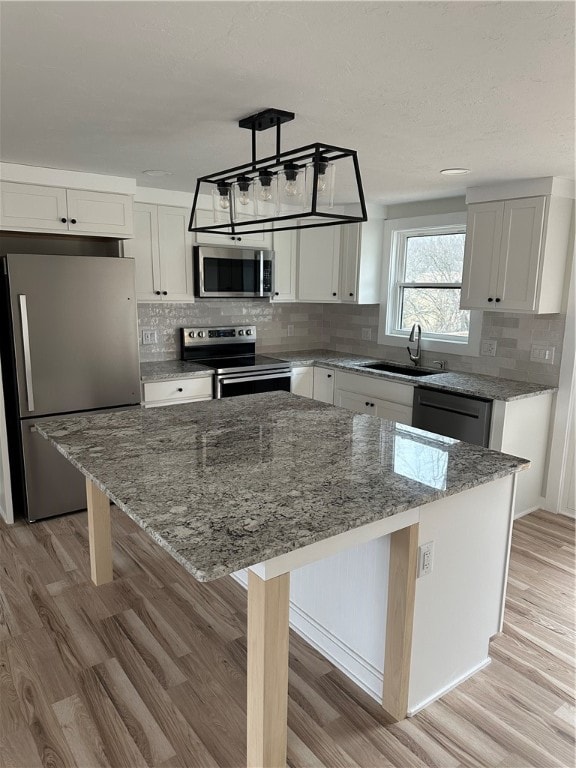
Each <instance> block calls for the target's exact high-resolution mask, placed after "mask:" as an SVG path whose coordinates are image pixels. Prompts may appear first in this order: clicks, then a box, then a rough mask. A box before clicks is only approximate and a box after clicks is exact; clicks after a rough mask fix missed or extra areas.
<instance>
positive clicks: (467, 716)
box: [0, 508, 576, 768]
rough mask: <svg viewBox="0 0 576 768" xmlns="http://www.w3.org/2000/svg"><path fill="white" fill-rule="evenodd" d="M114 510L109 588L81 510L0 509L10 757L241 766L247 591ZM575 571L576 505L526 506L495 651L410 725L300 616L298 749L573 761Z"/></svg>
mask: <svg viewBox="0 0 576 768" xmlns="http://www.w3.org/2000/svg"><path fill="white" fill-rule="evenodd" d="M112 526H113V540H114V578H115V581H114V582H112V583H111V584H106V585H104V586H101V587H98V588H96V587H94V586H93V585H92V584H91V582H90V578H89V576H90V567H89V558H88V534H87V518H86V515H85V514H79V515H71V516H68V517H64V518H59V519H55V520H51V521H46V522H43V523H35V524H34V525H26V524H18V525H16V526H12V527H10V526H6V525H2V526H0V563H1V565H0V575H1V583H0V764H1V765H2V766H5V767H6V768H35V767H36V766H46V767H48V766H49V767H50V768H73V767H77V768H96V767H98V768H106V767H108V766H110V767H111V768H139V767H140V766H141V767H142V768H146V766H150V767H152V766H154V767H157V768H211V767H212V766H222V767H224V766H231V767H236V766H242V765H245V750H246V737H245V728H246V597H245V593H244V590H243V589H242V588H241V587H240V586H238V585H237V584H236V583H235V582H234V581H233V580H232V579H230V578H226V579H222V580H220V581H218V582H214V583H212V584H208V585H202V584H198V583H197V582H195V581H194V579H193V578H192V577H191V576H189V575H188V574H187V573H186V572H185V571H184V570H183V569H182V568H181V567H180V566H179V565H178V564H177V563H176V562H175V561H174V560H172V559H171V558H170V557H169V556H168V555H167V554H166V553H165V552H163V550H161V549H160V548H159V547H158V546H157V545H156V544H155V543H154V542H153V541H152V540H151V539H150V538H149V537H148V536H146V534H144V533H143V532H142V531H140V530H139V529H138V528H137V527H136V526H135V525H134V524H133V523H132V522H131V521H130V520H129V518H127V517H126V516H125V515H123V514H122V513H120V512H118V511H117V510H116V509H114V508H113V510H112ZM574 574H575V570H574V521H572V520H569V519H568V518H565V517H560V516H556V515H551V514H548V513H545V512H535V513H533V514H531V515H528V516H527V517H525V518H523V519H521V520H519V521H517V522H516V523H515V525H514V535H513V542H512V559H511V566H510V579H509V589H508V599H507V603H506V614H505V625H504V632H503V634H502V635H500V636H498V637H496V638H495V639H494V640H493V642H492V646H491V655H492V659H493V661H492V664H491V665H490V666H488V667H487V668H486V669H485V670H483V671H482V672H480V673H479V674H477V675H476V676H475V677H474V678H472V679H471V680H469V681H467V682H466V683H464V684H463V685H462V686H460V687H459V688H458V689H457V690H456V691H453V692H452V693H450V694H448V695H446V696H444V697H443V698H442V699H441V700H440V701H438V702H436V703H434V704H432V705H431V706H430V707H428V708H427V709H426V710H424V711H423V712H421V713H420V714H418V715H417V716H416V717H413V718H411V719H408V720H404V721H403V722H401V723H398V724H393V725H391V724H389V723H387V722H386V719H385V717H384V715H383V713H382V710H381V709H380V708H379V706H378V704H377V703H376V702H375V701H373V700H372V699H371V698H369V697H368V696H367V695H365V694H364V693H363V692H362V691H360V690H359V689H358V688H357V687H356V686H355V685H354V684H353V683H351V682H349V681H348V680H347V679H346V678H345V677H344V676H343V675H342V674H341V673H340V672H338V671H337V670H336V669H334V668H333V667H332V666H331V664H330V663H329V662H328V661H326V660H325V659H324V658H323V657H321V656H320V655H319V654H318V653H316V652H315V651H314V650H313V649H312V648H310V647H309V646H308V645H307V644H306V643H305V642H304V641H303V640H301V639H300V638H298V636H297V635H295V634H293V633H291V636H290V678H289V686H290V700H289V707H288V726H289V730H288V764H289V766H291V768H296V766H307V767H310V768H317V767H320V766H326V768H343V767H346V768H353V767H354V766H363V767H365V768H385V767H386V768H390V767H391V766H393V767H394V768H408V767H409V768H412V767H414V768H417V767H418V768H424V767H425V766H429V767H433V766H437V767H438V768H460V767H461V766H462V767H463V766H486V767H488V766H489V767H490V768H492V767H493V768H520V767H521V766H533V767H534V768H547V767H548V766H550V767H551V768H552V767H556V768H558V767H564V768H567V767H568V766H574V764H575V759H574V716H575V711H576V710H575V707H574V685H575V677H574Z"/></svg>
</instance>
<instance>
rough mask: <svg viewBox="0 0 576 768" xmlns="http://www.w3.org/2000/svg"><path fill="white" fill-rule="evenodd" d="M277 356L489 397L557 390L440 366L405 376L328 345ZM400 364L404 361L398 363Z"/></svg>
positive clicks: (301, 363)
mask: <svg viewBox="0 0 576 768" xmlns="http://www.w3.org/2000/svg"><path fill="white" fill-rule="evenodd" d="M275 356H276V357H278V358H279V359H281V360H286V361H287V362H290V363H291V364H292V366H293V367H297V366H307V365H329V366H330V367H332V368H338V369H342V370H345V371H348V372H350V373H361V374H362V375H363V376H370V377H371V378H378V379H384V380H386V381H395V382H400V383H402V382H404V383H405V384H410V385H416V384H417V385H420V386H424V387H430V388H431V389H438V390H444V391H446V392H453V393H454V394H459V395H471V396H472V397H482V398H485V399H487V400H503V401H509V400H521V399H522V398H524V397H534V396H535V395H541V394H543V393H544V392H555V391H556V389H557V387H549V386H546V385H544V384H532V383H530V382H524V381H513V380H511V379H501V378H499V377H497V376H484V375H482V374H479V373H459V372H458V371H447V372H445V373H439V372H438V370H437V369H432V368H430V369H428V370H429V371H430V376H406V375H399V374H395V373H389V372H387V371H369V370H367V369H366V368H363V367H362V366H361V363H371V362H374V361H375V360H376V358H374V357H361V356H359V355H351V354H348V353H346V352H342V353H339V352H333V351H331V350H328V349H318V350H316V349H313V350H303V351H297V352H279V353H275ZM390 362H391V363H392V364H394V362H393V361H390ZM398 365H403V364H402V363H398Z"/></svg>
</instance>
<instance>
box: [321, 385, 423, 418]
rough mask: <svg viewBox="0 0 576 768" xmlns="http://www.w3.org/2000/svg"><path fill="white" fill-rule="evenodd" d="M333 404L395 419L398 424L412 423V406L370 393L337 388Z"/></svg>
mask: <svg viewBox="0 0 576 768" xmlns="http://www.w3.org/2000/svg"><path fill="white" fill-rule="evenodd" d="M334 405H338V406H340V407H341V408H347V409H348V410H349V411H355V412H356V413H367V414H368V415H370V416H378V418H379V419H389V420H390V421H397V422H398V423H399V424H408V425H410V424H411V423H412V408H411V407H409V406H407V405H398V403H392V402H390V401H389V400H381V399H380V398H378V397H373V396H372V395H362V394H358V393H357V392H346V391H345V390H343V389H337V390H336V392H335V394H334Z"/></svg>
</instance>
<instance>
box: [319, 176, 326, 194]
mask: <svg viewBox="0 0 576 768" xmlns="http://www.w3.org/2000/svg"><path fill="white" fill-rule="evenodd" d="M318 192H326V175H325V174H322V175H321V176H318Z"/></svg>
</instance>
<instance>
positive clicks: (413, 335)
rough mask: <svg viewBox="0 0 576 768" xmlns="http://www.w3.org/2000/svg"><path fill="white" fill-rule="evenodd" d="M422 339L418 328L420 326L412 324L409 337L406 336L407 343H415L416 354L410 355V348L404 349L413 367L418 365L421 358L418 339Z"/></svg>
mask: <svg viewBox="0 0 576 768" xmlns="http://www.w3.org/2000/svg"><path fill="white" fill-rule="evenodd" d="M421 337H422V328H420V325H419V324H417V323H414V325H413V326H412V330H411V331H410V336H408V341H409V342H410V343H411V344H413V343H414V342H416V353H415V354H412V350H411V349H410V347H406V349H407V350H408V355H409V356H410V360H412V362H413V363H414V365H420V358H421V357H422V351H421V349H420V339H421Z"/></svg>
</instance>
